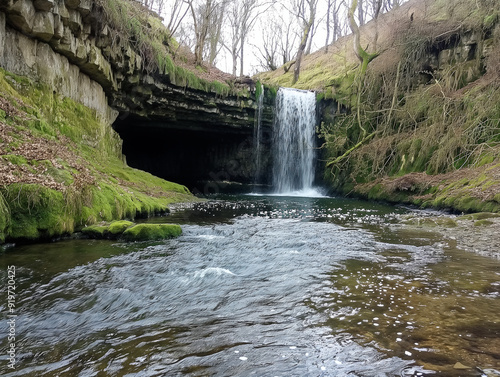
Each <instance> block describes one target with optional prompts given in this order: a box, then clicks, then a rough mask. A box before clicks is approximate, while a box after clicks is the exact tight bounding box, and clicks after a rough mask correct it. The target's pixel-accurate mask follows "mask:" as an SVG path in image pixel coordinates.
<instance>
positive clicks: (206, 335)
mask: <svg viewBox="0 0 500 377" xmlns="http://www.w3.org/2000/svg"><path fill="white" fill-rule="evenodd" d="M218 199H224V200H213V201H208V202H205V203H198V204H194V205H186V206H178V207H177V209H174V211H173V212H172V214H171V215H170V216H168V217H164V218H155V219H150V220H148V221H153V222H174V223H180V224H182V228H183V235H182V236H181V237H179V238H177V239H173V240H166V241H162V242H153V243H151V242H150V243H147V242H146V243H122V242H116V241H105V240H101V241H96V240H86V239H72V240H62V241H60V242H55V243H49V244H37V245H25V246H18V247H15V248H12V249H8V250H6V251H4V252H2V253H0V267H1V271H0V277H1V279H2V281H3V282H6V281H7V271H8V266H15V271H16V275H15V282H16V296H15V308H14V313H15V315H16V317H15V337H16V341H15V345H16V364H15V368H16V369H15V370H12V369H9V368H8V366H7V365H8V362H9V360H8V355H7V354H6V352H3V354H2V355H1V356H0V374H2V375H4V376H283V377H285V376H339V377H341V376H370V377H373V376H427V375H432V376H466V377H467V376H483V375H484V376H496V375H498V374H496V373H497V372H495V369H496V370H497V371H498V367H499V365H498V362H499V354H500V336H499V334H500V261H498V260H495V259H490V258H485V257H481V256H479V255H475V254H471V253H467V252H464V251H461V250H459V249H457V248H454V247H453V246H451V245H450V244H449V243H448V242H446V241H445V240H443V239H442V237H440V236H439V235H438V234H435V233H429V232H424V231H415V230H410V229H407V228H405V227H404V226H400V223H401V217H402V216H405V215H407V214H411V213H413V212H415V210H412V209H409V208H405V207H392V206H386V205H382V204H375V203H370V202H363V201H357V200H346V199H338V198H300V197H279V196H248V195H247V196H245V195H244V196H225V197H222V198H218ZM418 214H419V216H422V215H424V216H425V215H426V213H425V212H422V211H418ZM2 295H6V291H5V290H3V291H2ZM0 302H1V305H2V306H1V313H2V317H1V324H2V325H1V327H0V331H1V332H2V336H1V337H0V339H1V344H0V349H2V350H6V349H7V348H8V346H9V344H8V341H7V337H6V336H3V335H4V334H7V333H8V331H9V325H8V323H7V320H8V318H7V315H6V313H7V309H8V308H7V304H6V302H7V301H6V300H4V299H2V300H1V301H0ZM457 363H459V364H457ZM463 367H470V368H469V369H457V368H463Z"/></svg>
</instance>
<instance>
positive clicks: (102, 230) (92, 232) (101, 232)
mask: <svg viewBox="0 0 500 377" xmlns="http://www.w3.org/2000/svg"><path fill="white" fill-rule="evenodd" d="M107 231H108V226H106V225H91V226H88V227H85V228H83V229H82V233H83V234H85V235H86V236H87V237H89V238H94V239H103V238H106V233H107Z"/></svg>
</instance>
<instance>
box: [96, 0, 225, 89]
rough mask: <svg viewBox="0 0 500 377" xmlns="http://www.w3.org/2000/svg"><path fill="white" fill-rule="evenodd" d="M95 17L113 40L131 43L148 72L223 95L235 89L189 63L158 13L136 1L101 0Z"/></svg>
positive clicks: (98, 1) (179, 84)
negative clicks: (178, 54)
mask: <svg viewBox="0 0 500 377" xmlns="http://www.w3.org/2000/svg"><path fill="white" fill-rule="evenodd" d="M97 4H98V5H99V6H98V7H95V8H94V18H95V19H96V20H99V21H98V24H97V25H96V27H97V28H98V29H102V28H104V27H106V28H107V32H109V33H110V34H111V39H112V41H113V42H112V43H118V44H120V42H121V41H125V42H127V43H130V44H131V45H132V46H133V48H134V51H136V52H137V53H138V54H139V56H140V57H141V62H142V68H143V69H144V70H145V71H146V72H148V73H154V72H157V73H160V74H165V75H168V76H169V80H170V81H171V82H172V83H173V84H174V85H177V86H185V87H189V88H192V89H197V90H202V91H205V92H214V93H216V94H219V95H228V94H229V93H230V92H231V90H232V88H231V87H230V85H229V84H228V83H226V82H222V81H219V80H207V79H203V78H201V77H200V76H201V75H200V72H199V71H197V70H196V69H194V65H193V67H192V68H190V69H189V68H188V67H190V65H189V64H185V63H186V62H183V59H184V60H187V58H186V57H183V56H178V57H177V59H174V57H175V56H176V54H177V53H178V52H179V48H180V46H179V45H178V43H177V42H176V41H175V39H174V38H173V37H172V36H171V33H170V32H169V30H168V29H167V28H166V27H165V26H164V25H163V23H162V21H161V19H160V18H159V16H158V15H156V14H155V13H153V12H151V11H150V10H148V9H147V8H145V7H144V6H143V5H141V4H140V3H139V2H137V1H134V0H97ZM106 25H107V26H106Z"/></svg>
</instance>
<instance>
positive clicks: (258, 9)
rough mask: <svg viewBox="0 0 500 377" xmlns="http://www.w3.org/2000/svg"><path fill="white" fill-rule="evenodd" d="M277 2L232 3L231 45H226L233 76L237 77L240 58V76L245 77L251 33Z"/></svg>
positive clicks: (243, 0) (230, 17)
mask: <svg viewBox="0 0 500 377" xmlns="http://www.w3.org/2000/svg"><path fill="white" fill-rule="evenodd" d="M274 2H275V0H270V1H261V0H240V1H239V2H238V1H232V2H231V9H230V11H229V12H228V18H229V20H228V23H229V31H230V33H229V34H230V35H229V36H230V38H229V39H230V40H229V43H225V46H226V49H227V50H228V51H229V53H230V54H231V57H232V61H233V75H235V76H236V71H237V64H238V58H239V60H240V76H243V69H244V57H245V54H244V53H245V45H246V43H247V38H248V35H249V33H250V31H251V30H252V29H253V27H254V25H255V22H256V21H257V19H258V18H259V16H260V15H262V14H263V13H264V12H266V11H267V10H268V9H269V8H270V7H271V6H272V4H274Z"/></svg>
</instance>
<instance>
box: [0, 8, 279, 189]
mask: <svg viewBox="0 0 500 377" xmlns="http://www.w3.org/2000/svg"><path fill="white" fill-rule="evenodd" d="M97 6H98V5H97V4H96V3H95V2H94V1H93V0H5V1H2V2H1V3H0V67H2V68H4V69H5V70H7V71H9V72H11V73H15V74H18V75H23V76H28V77H31V78H34V79H36V80H40V81H42V82H44V83H45V84H48V85H49V86H50V87H52V88H53V90H54V92H55V93H57V94H59V95H62V96H67V97H70V98H71V99H73V100H76V101H78V102H80V103H82V104H84V105H85V106H87V107H89V108H92V109H95V110H96V112H97V114H98V115H99V116H101V118H102V119H103V120H105V121H106V122H107V123H109V124H113V123H114V125H113V126H114V128H115V129H116V130H117V131H118V132H119V133H120V134H121V135H122V137H124V138H125V145H126V153H127V154H129V155H130V158H129V161H131V164H132V166H134V167H138V168H142V169H144V168H148V167H149V166H152V165H154V163H156V164H158V165H160V166H169V165H172V164H173V161H175V163H174V165H176V169H178V170H183V171H184V173H183V174H174V173H173V170H172V169H165V168H164V169H153V170H154V171H153V172H156V173H159V174H160V176H162V177H163V178H166V179H169V180H173V179H176V178H177V177H179V178H183V177H184V176H186V174H187V173H186V172H189V171H192V170H193V169H192V168H191V166H194V162H193V159H194V158H196V159H198V158H201V159H202V160H204V161H205V162H206V161H208V163H203V164H201V166H203V167H204V169H205V170H206V169H208V171H220V170H221V169H222V170H225V169H227V168H228V166H229V165H231V164H232V165H234V163H233V160H234V158H233V157H234V154H235V153H236V154H238V155H239V156H240V157H238V158H237V159H240V160H248V161H251V160H252V157H253V156H252V154H251V148H246V147H245V148H240V147H239V145H241V143H242V142H243V141H244V142H245V143H249V144H251V143H252V141H251V138H252V135H253V132H254V114H255V109H256V101H255V92H254V89H255V88H254V87H253V86H252V85H249V86H248V88H247V89H246V91H244V92H240V94H239V95H236V94H234V95H231V94H229V95H219V94H217V93H215V92H213V91H203V90H197V89H192V88H190V87H188V86H182V87H181V86H177V85H175V84H173V83H172V80H171V78H170V77H169V75H168V74H166V73H161V72H155V73H148V72H146V70H145V69H144V63H143V60H142V58H141V56H140V55H139V54H138V53H136V52H135V51H134V49H133V48H132V46H131V45H130V44H129V42H128V41H124V40H118V41H116V40H113V41H112V40H111V38H110V35H111V30H110V29H109V26H108V25H101V24H99V23H98V22H97V21H96V20H95V14H96V11H95V8H94V7H97ZM96 25H99V26H96ZM267 113H268V114H271V115H272V112H271V110H270V109H269V108H268V109H267ZM115 120H116V122H115ZM263 123H264V124H263V127H264V128H267V129H269V128H270V127H271V125H272V118H271V117H268V118H267V119H265V120H264V122H263ZM158 132H160V133H163V134H164V135H163V136H164V142H163V143H162V144H161V145H163V147H161V148H162V149H167V150H168V151H170V152H169V153H166V154H163V155H162V156H159V158H160V160H157V157H158V156H157V154H155V153H151V151H152V148H151V144H152V145H154V146H155V147H156V144H158V143H157V140H158V139H157V138H158V136H159V135H158ZM222 134H228V135H231V136H228V137H226V138H225V139H224V141H222V140H221V139H220V137H219V136H220V135H222ZM204 135H205V136H204ZM137 136H139V137H137ZM191 137H192V138H193V139H201V140H205V142H204V143H202V144H203V148H202V151H203V152H200V149H199V148H198V147H197V146H198V145H199V143H198V141H195V142H194V143H190V142H189V139H190V138H191ZM127 138H130V139H131V141H130V142H128V141H127ZM137 139H139V141H144V142H145V143H146V144H148V142H147V141H148V139H149V140H152V143H151V144H150V148H147V147H144V145H141V143H137V142H136V140H137ZM209 144H211V145H209ZM181 145H182V146H183V149H182V150H181V149H180V148H179V146H181ZM195 147H196V148H198V149H195ZM141 148H142V149H141ZM137 152H140V155H139V156H138V153H137ZM180 152H182V154H183V156H182V158H183V160H180V159H179V158H176V157H180V156H179V153H180ZM205 153H208V154H209V156H210V157H209V158H208V159H207V158H206V155H205ZM190 156H191V157H190ZM165 158H173V160H169V161H166V160H164V159H165ZM184 158H186V159H187V160H184ZM183 161H188V162H189V163H188V164H187V165H184V164H183ZM247 165H248V164H247ZM241 166H243V165H241V164H240V167H241ZM233 170H234V169H233ZM239 170H240V173H238V174H232V177H233V178H234V179H236V180H246V181H248V180H249V179H250V176H251V175H252V174H253V172H251V171H250V170H251V167H249V166H245V167H244V168H243V167H241V169H239ZM198 171H199V169H195V171H192V173H189V174H187V175H189V176H193V174H198V173H197V172H198ZM224 176H225V175H224ZM225 177H226V176H225ZM203 178H206V177H203Z"/></svg>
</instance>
